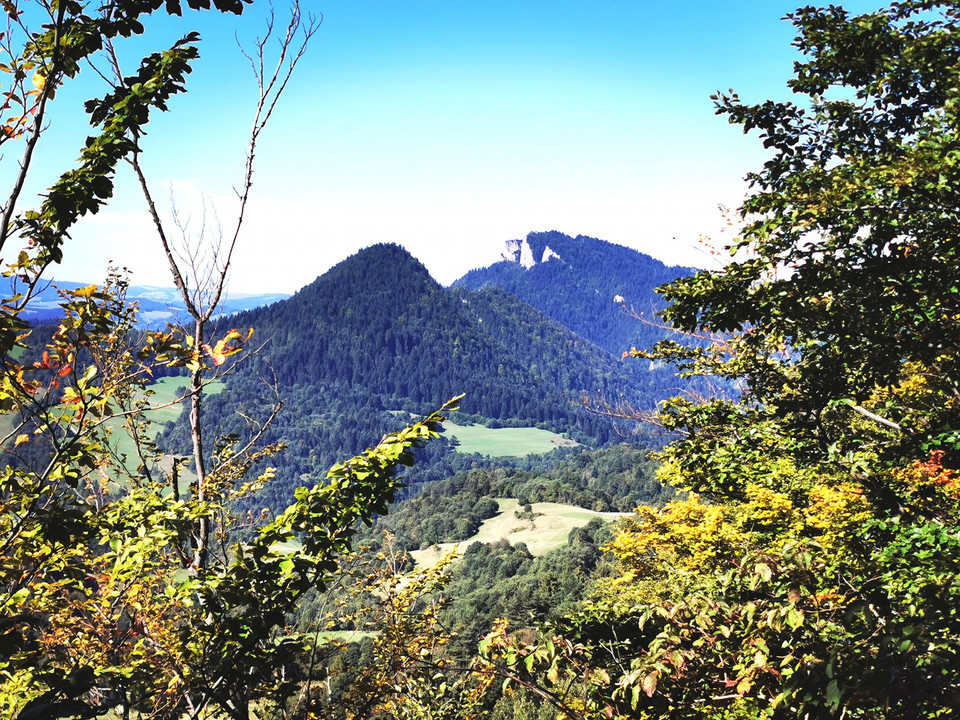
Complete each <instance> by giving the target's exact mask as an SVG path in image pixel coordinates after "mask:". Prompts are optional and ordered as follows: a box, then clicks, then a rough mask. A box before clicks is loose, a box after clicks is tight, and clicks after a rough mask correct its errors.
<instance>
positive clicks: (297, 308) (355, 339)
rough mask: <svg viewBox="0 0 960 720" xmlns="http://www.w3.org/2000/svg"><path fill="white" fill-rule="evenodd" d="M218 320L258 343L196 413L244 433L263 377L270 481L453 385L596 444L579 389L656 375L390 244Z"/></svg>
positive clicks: (469, 403) (620, 390)
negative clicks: (275, 462)
mask: <svg viewBox="0 0 960 720" xmlns="http://www.w3.org/2000/svg"><path fill="white" fill-rule="evenodd" d="M230 324H231V325H232V326H235V327H253V328H255V333H256V334H255V337H256V338H258V339H259V340H261V341H263V342H264V343H265V345H264V346H263V349H262V351H261V352H260V353H259V354H257V355H254V356H252V357H250V358H248V359H247V360H245V361H244V362H243V363H241V364H240V365H239V366H238V367H237V369H236V371H235V373H234V374H233V375H231V376H229V377H228V378H227V386H226V390H225V391H224V392H222V393H221V394H219V395H216V396H213V397H210V398H209V399H208V401H207V403H206V411H207V412H208V413H210V417H216V418H218V419H219V424H220V428H219V432H220V433H222V432H231V433H238V434H240V435H243V434H244V432H246V421H245V419H244V417H257V416H258V415H260V416H262V415H263V413H264V411H265V408H266V406H267V403H268V402H269V399H268V397H265V396H264V385H263V382H262V378H275V382H276V384H277V385H278V386H279V387H280V388H282V393H283V396H284V398H285V407H284V410H283V411H282V413H281V415H280V416H279V417H278V418H277V420H276V421H275V423H274V425H273V427H272V428H271V430H270V431H269V434H268V439H269V440H270V441H283V442H285V443H286V444H287V445H288V450H287V452H286V453H284V454H283V456H282V457H281V458H279V460H280V463H281V464H282V465H283V467H282V468H281V472H278V482H277V483H274V485H275V486H276V488H278V489H281V488H282V487H283V486H284V485H288V483H291V482H293V483H301V482H306V481H307V480H308V479H309V477H311V476H313V475H314V474H322V473H323V472H325V469H326V467H327V466H329V465H330V464H331V463H332V462H333V461H336V460H338V459H342V458H343V457H344V455H347V454H353V453H356V452H357V451H359V450H361V449H363V447H365V446H367V445H369V444H370V443H372V442H374V441H375V440H376V439H377V438H378V437H380V435H382V434H383V433H384V432H386V431H389V430H392V429H395V428H396V427H397V426H398V425H399V424H403V423H404V422H405V421H406V419H407V418H408V417H409V415H408V414H407V413H411V412H412V413H422V412H424V411H426V410H428V409H433V408H436V407H437V406H439V405H440V404H441V403H442V402H444V401H445V400H447V399H449V398H450V397H453V396H455V395H458V394H461V393H465V394H466V397H465V398H464V400H463V401H462V403H461V407H462V412H463V413H464V414H467V415H469V416H473V417H472V419H476V420H482V421H485V422H488V423H493V424H499V425H538V426H540V427H544V428H548V429H550V430H554V431H557V432H565V433H568V434H570V435H572V436H573V437H574V438H575V439H578V440H580V441H582V442H586V443H588V444H591V445H596V444H601V443H604V442H606V441H608V440H611V439H614V438H617V437H618V436H617V435H616V432H615V428H614V426H613V423H612V421H610V420H609V419H607V418H601V417H597V416H595V415H592V414H590V413H588V412H587V411H585V410H584V408H583V407H582V399H583V397H584V395H591V396H595V395H597V394H603V395H605V396H607V397H620V396H621V395H626V396H627V397H628V399H630V400H633V401H636V402H639V401H640V400H639V398H642V397H644V396H649V395H650V393H652V392H653V391H654V390H655V389H656V388H655V387H654V386H653V385H652V384H651V383H653V379H654V378H656V377H659V375H658V374H657V373H651V372H648V371H643V372H638V371H637V370H636V368H635V367H633V368H632V367H629V364H624V363H621V362H620V360H619V358H615V357H613V356H612V355H611V354H610V353H608V352H606V351H605V350H603V349H601V348H599V347H597V346H596V345H594V344H593V343H590V342H588V341H587V340H585V339H583V338H582V337H580V336H579V335H577V334H576V333H574V332H572V331H570V330H569V329H568V328H566V327H564V326H563V325H561V324H560V323H558V322H556V321H554V320H552V319H550V318H548V317H547V316H546V315H544V314H542V313H541V312H539V311H537V310H535V309H533V308H531V307H530V306H529V305H527V304H526V303H524V302H522V301H521V300H519V299H518V298H517V297H515V296H514V295H511V294H509V293H507V292H504V291H502V290H500V289H498V288H485V289H483V290H481V291H477V292H474V291H470V290H467V289H464V288H458V289H452V290H451V289H446V288H444V287H442V286H441V285H440V284H439V283H437V282H436V281H435V280H434V279H433V278H431V277H430V275H429V273H428V272H427V270H426V269H425V268H424V266H423V265H422V264H421V263H420V262H419V261H417V260H416V259H414V258H413V257H412V256H411V255H410V254H409V253H408V252H407V251H406V250H404V249H403V248H401V247H399V246H396V245H376V246H373V247H370V248H366V249H364V250H361V251H360V252H358V253H357V254H355V255H354V256H352V257H350V258H348V259H346V260H345V261H343V262H342V263H340V264H339V265H337V266H336V267H334V268H332V269H331V270H330V271H328V272H327V273H325V274H324V275H322V276H321V277H319V278H317V280H316V281H314V282H313V283H311V284H310V285H308V286H306V287H304V288H303V289H301V290H300V291H299V292H297V293H296V294H295V295H293V296H292V297H290V298H289V299H287V300H283V301H281V302H278V303H275V304H273V305H271V306H268V307H263V308H259V309H256V310H251V311H248V312H244V313H240V314H239V315H237V316H235V317H233V318H231V319H230ZM663 394H664V395H665V394H666V391H664V392H663ZM267 395H269V393H267ZM258 398H259V399H258ZM238 409H239V410H241V412H242V414H237V413H236V412H235V411H236V410H238ZM182 433H183V427H182V426H181V427H180V428H179V429H178V430H177V429H175V430H174V431H171V432H168V433H167V434H166V435H165V437H164V438H163V443H164V445H165V446H166V447H168V448H170V449H173V448H174V447H179V445H181V444H183V443H184V441H185V437H184V436H183V434H182ZM215 434H217V433H211V437H212V436H213V435H215Z"/></svg>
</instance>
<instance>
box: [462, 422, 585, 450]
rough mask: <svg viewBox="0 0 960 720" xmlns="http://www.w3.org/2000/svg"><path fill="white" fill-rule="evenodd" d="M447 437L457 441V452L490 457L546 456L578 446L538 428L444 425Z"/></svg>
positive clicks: (571, 441)
mask: <svg viewBox="0 0 960 720" xmlns="http://www.w3.org/2000/svg"><path fill="white" fill-rule="evenodd" d="M443 427H444V429H445V430H446V431H447V434H448V435H451V436H452V437H454V438H456V439H457V443H459V444H458V445H457V447H456V450H457V452H461V453H468V454H469V453H479V454H481V455H487V456H488V457H505V456H512V457H523V456H525V455H533V454H540V453H547V452H550V451H551V450H555V449H557V448H558V447H574V446H576V444H577V443H576V442H574V441H573V440H570V439H569V438H565V437H563V436H562V435H557V434H556V433H553V432H550V431H549V430H541V429H539V428H488V427H484V426H483V425H457V424H456V423H454V422H450V421H449V420H447V421H446V422H444V423H443Z"/></svg>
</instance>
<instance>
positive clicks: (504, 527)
mask: <svg viewBox="0 0 960 720" xmlns="http://www.w3.org/2000/svg"><path fill="white" fill-rule="evenodd" d="M497 505H498V506H499V509H500V512H499V514H497V515H495V516H494V517H492V518H490V519H488V520H485V521H484V522H483V525H481V526H480V530H478V531H477V534H476V535H474V536H473V537H471V538H468V539H466V540H464V541H463V542H459V543H441V544H440V545H434V546H432V547H429V548H427V549H426V550H415V551H413V552H411V553H410V555H411V556H412V557H413V559H414V560H415V561H416V563H417V565H419V566H421V567H427V566H430V565H433V564H434V563H436V562H437V561H438V560H439V559H440V558H441V557H442V556H444V555H445V554H446V553H447V552H449V551H450V550H451V549H453V548H455V547H457V546H459V548H460V549H463V548H466V547H468V546H469V545H470V544H471V543H474V542H483V543H491V542H496V541H497V540H501V539H504V538H506V539H507V540H509V541H510V542H511V543H512V544H514V545H516V544H517V543H520V542H522V543H525V544H526V546H527V549H529V550H530V554H531V555H535V556H536V555H543V554H544V553H547V552H549V551H550V550H553V549H554V548H558V547H561V546H562V545H565V544H566V542H567V536H568V535H570V531H571V530H573V529H574V528H577V527H583V526H584V525H586V524H587V523H588V522H590V521H591V520H592V519H593V518H596V517H599V518H603V519H605V520H614V519H616V518H618V517H620V513H601V512H594V511H593V510H585V509H583V508H581V507H577V506H576V505H564V504H561V503H533V505H532V506H531V509H532V511H533V513H534V515H535V517H534V518H533V519H532V520H521V519H520V518H518V517H517V516H516V515H515V514H514V512H515V511H516V510H519V509H520V506H519V505H518V503H517V501H516V500H514V499H512V498H497Z"/></svg>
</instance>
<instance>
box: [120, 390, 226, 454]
mask: <svg viewBox="0 0 960 720" xmlns="http://www.w3.org/2000/svg"><path fill="white" fill-rule="evenodd" d="M187 382H188V378H185V377H165V378H160V379H159V380H157V381H156V382H155V383H154V384H153V385H151V386H150V390H151V391H152V392H153V395H151V396H150V405H151V406H152V407H155V408H156V409H155V410H149V411H147V413H146V417H147V419H149V420H150V421H151V425H150V428H149V429H148V432H147V435H148V438H149V439H150V440H153V439H154V438H155V437H156V436H157V434H158V433H159V432H160V431H161V430H162V429H163V426H164V425H165V424H166V423H168V422H170V421H172V420H176V419H177V418H178V417H180V413H181V412H182V410H183V403H179V402H175V401H176V400H177V398H178V397H179V396H180V393H181V391H182V390H183V389H184V388H185V387H186V386H187ZM223 388H224V385H223V383H222V382H220V381H217V382H214V383H211V384H210V385H208V386H207V394H208V395H216V394H217V393H219V392H221V391H222V390H223ZM171 403H172V404H171ZM110 427H111V429H112V432H111V445H113V447H114V451H115V453H116V454H117V455H118V456H121V457H122V456H123V455H126V456H127V457H128V458H129V459H130V460H133V458H135V457H136V448H134V445H133V439H132V438H131V437H130V435H129V434H128V433H126V432H125V431H124V430H123V423H122V422H121V421H119V420H118V421H114V422H112V423H110Z"/></svg>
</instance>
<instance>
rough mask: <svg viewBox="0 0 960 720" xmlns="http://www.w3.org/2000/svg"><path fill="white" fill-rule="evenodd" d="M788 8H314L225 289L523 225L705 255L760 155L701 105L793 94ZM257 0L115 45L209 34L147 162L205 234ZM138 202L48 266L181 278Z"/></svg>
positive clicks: (653, 250)
mask: <svg viewBox="0 0 960 720" xmlns="http://www.w3.org/2000/svg"><path fill="white" fill-rule="evenodd" d="M795 4H796V3H789V2H780V1H779V0H750V1H743V0H738V1H737V2H726V3H718V2H701V1H693V0H677V1H674V2H654V1H653V0H632V1H627V0H608V1H606V2H588V1H587V0H582V1H580V2H566V1H563V0H550V1H549V2H541V1H540V0H535V1H523V2H514V1H511V2H503V1H500V0H496V1H491V0H487V1H485V2H475V1H474V0H461V1H456V2H454V1H452V0H446V1H440V0H416V1H414V0H409V1H401V0H392V1H375V2H374V1H369V0H329V1H328V0H306V4H305V9H307V10H312V11H313V12H315V13H317V14H320V13H322V15H323V22H322V25H321V27H320V30H319V32H318V33H317V34H316V36H315V37H314V39H313V42H312V43H311V47H310V49H309V51H308V54H307V56H306V58H305V59H304V61H303V63H302V65H301V66H300V68H299V71H298V72H297V74H296V76H295V77H294V79H293V81H292V84H291V86H290V88H289V92H288V93H287V95H286V97H285V98H284V99H283V100H282V101H281V106H280V108H279V110H278V114H277V115H276V116H275V118H274V121H273V122H272V124H271V126H270V127H269V128H268V130H267V134H266V136H265V137H264V139H263V142H262V144H261V146H260V149H259V152H258V165H257V172H256V176H255V185H254V196H253V204H252V206H251V211H250V216H249V221H248V223H247V225H246V228H245V231H244V234H243V236H242V240H241V243H240V245H239V247H238V254H237V257H236V262H235V265H234V270H233V274H232V281H231V288H232V290H233V291H235V292H257V291H287V292H292V291H294V290H296V289H297V288H299V287H301V286H303V285H304V284H306V283H308V282H310V281H311V280H313V279H314V278H315V277H316V276H317V275H319V274H321V273H323V272H324V271H325V270H327V269H328V268H329V267H330V266H331V265H333V264H335V263H336V262H338V261H340V260H342V259H343V258H345V257H347V256H348V255H350V254H352V253H354V252H356V251H357V250H358V249H359V248H361V247H364V246H367V245H370V244H373V243H376V242H381V241H394V242H398V243H401V244H403V245H404V246H406V247H407V248H408V249H409V250H410V251H411V252H412V253H413V254H414V255H415V256H417V257H418V258H419V259H420V260H422V261H423V262H424V264H426V266H427V267H428V268H429V269H430V271H431V273H432V274H433V275H434V277H436V278H437V279H438V280H440V281H441V282H443V283H445V284H446V283H449V282H451V281H453V280H454V279H456V278H457V277H459V276H460V275H462V274H463V273H464V272H466V271H467V270H469V269H471V268H473V267H477V266H482V265H487V264H489V263H490V262H493V261H494V260H496V259H497V258H498V256H499V252H500V249H501V246H502V244H503V242H504V241H505V240H508V239H510V238H516V237H522V236H524V235H525V234H526V233H527V232H529V231H531V230H560V231H562V232H566V233H568V234H571V235H576V234H585V235H592V236H595V237H600V238H602V239H605V240H609V241H611V242H616V243H619V244H622V245H627V246H630V247H634V248H636V249H638V250H641V251H643V252H646V253H649V254H651V255H654V256H655V257H659V258H661V259H663V260H665V261H667V262H670V263H675V264H701V265H702V264H704V263H706V262H708V259H707V258H706V257H705V256H704V255H702V254H701V253H699V252H698V251H697V250H696V249H695V248H696V246H697V238H698V236H700V235H701V234H703V235H709V236H713V237H721V238H722V237H723V235H722V233H721V230H720V229H721V228H722V227H723V226H724V221H723V218H722V216H721V214H720V212H719V211H718V209H717V206H718V204H726V205H730V206H735V205H737V204H738V202H739V200H740V199H741V198H742V197H743V192H744V185H743V183H742V178H743V176H744V174H745V173H746V172H747V171H749V170H751V169H754V168H757V167H758V166H759V165H760V164H761V163H762V161H763V158H764V154H763V151H762V149H761V147H760V143H759V142H758V140H757V139H756V137H750V136H747V137H744V136H743V135H742V133H741V131H740V129H739V128H738V127H735V126H731V125H729V124H728V123H727V122H726V120H725V119H723V118H720V117H717V116H716V115H715V114H714V111H713V105H712V103H711V101H710V99H709V96H710V94H711V93H713V92H715V91H716V90H718V89H720V90H726V89H727V88H734V89H736V90H737V91H738V92H739V93H740V95H741V97H742V98H743V99H744V101H754V100H755V101H760V100H763V99H766V98H768V97H778V98H784V99H785V98H787V97H788V96H789V92H788V90H787V88H786V85H785V82H786V80H787V79H788V77H789V76H790V71H791V68H792V63H793V61H794V60H795V59H797V56H796V53H795V51H794V50H793V48H792V47H791V46H790V41H791V40H792V38H793V29H792V26H791V25H790V24H789V23H787V22H784V21H782V20H781V18H782V17H783V15H784V14H785V13H787V12H789V11H790V10H791V9H793V7H794V6H795ZM869 7H872V6H871V5H869V4H865V3H862V2H860V3H858V6H857V8H856V9H859V10H864V9H867V8H869ZM265 10H266V5H264V4H262V3H255V4H254V5H253V6H252V7H250V8H248V10H247V12H246V13H245V15H244V16H243V17H242V18H240V19H235V18H233V17H225V16H222V15H219V14H210V13H207V14H202V15H200V14H196V13H188V14H187V16H186V17H185V18H183V19H168V18H160V19H158V20H157V21H156V22H155V28H154V29H153V34H151V35H148V38H147V42H146V44H144V42H143V41H138V42H137V47H134V48H130V49H129V50H124V52H125V54H126V57H129V58H133V57H134V54H135V52H136V50H137V49H138V47H139V48H146V47H159V45H158V43H160V42H167V43H169V42H170V41H172V39H173V38H174V37H176V36H177V35H179V34H182V33H183V32H186V31H187V30H190V29H198V30H199V31H200V32H201V35H202V37H203V40H202V42H201V44H200V50H201V55H202V57H201V60H200V61H199V62H198V64H197V65H196V71H195V72H194V73H193V75H191V76H190V78H189V80H188V89H189V93H188V94H187V95H185V96H181V97H179V98H176V99H174V101H173V102H172V104H171V112H170V113H169V114H167V115H165V116H162V117H157V118H156V119H155V121H154V122H152V123H151V129H150V134H149V137H148V138H147V140H146V143H145V145H146V155H145V158H144V164H145V166H146V167H147V169H148V172H149V175H150V177H151V178H152V182H153V186H154V192H155V194H156V195H157V196H158V197H159V199H161V200H162V201H163V204H164V206H166V207H169V205H170V197H171V194H172V195H173V196H174V197H175V198H176V203H177V206H178V208H180V211H181V213H182V214H183V215H184V216H190V217H191V218H192V227H193V228H197V227H198V225H199V222H200V216H201V210H200V208H201V201H200V198H201V197H206V204H207V207H208V212H207V217H208V220H210V219H211V218H212V216H213V214H214V210H215V212H216V215H217V216H218V217H219V219H220V222H221V223H222V225H223V226H224V227H225V228H226V227H229V226H230V218H231V217H232V214H233V208H234V201H233V196H232V190H231V188H232V187H233V186H234V185H236V184H237V183H238V182H239V180H240V173H241V170H242V163H243V158H244V151H245V137H246V134H247V132H248V130H249V123H250V119H251V117H252V111H253V103H254V85H253V80H252V76H251V73H250V71H249V68H248V67H247V66H246V64H245V61H244V60H243V58H242V56H241V55H240V53H239V51H238V50H237V48H236V43H235V41H234V34H235V33H236V34H238V35H239V36H240V38H241V39H247V40H249V39H251V38H252V37H253V36H254V35H256V34H257V33H258V32H259V31H260V29H261V28H262V25H263V19H264V13H265ZM277 11H278V16H279V17H282V16H283V15H282V13H283V8H282V7H281V6H279V5H278V8H277ZM132 69H133V65H132V64H131V66H130V68H129V70H132ZM84 72H85V74H86V75H87V79H86V80H85V81H84V82H83V83H82V84H80V85H79V86H78V87H76V88H72V89H66V88H65V89H64V91H63V92H61V93H60V94H59V95H58V97H57V100H56V114H55V115H54V116H53V120H52V124H51V127H50V129H49V135H48V145H47V147H46V148H45V150H44V152H43V153H42V154H41V156H40V159H39V163H38V169H39V170H40V172H39V173H37V174H36V175H35V177H34V179H33V181H32V182H33V188H32V189H33V190H34V191H37V190H40V189H42V188H43V187H45V186H47V185H49V184H50V182H52V180H53V179H54V177H55V173H56V172H58V171H59V170H61V169H62V168H63V167H64V160H70V159H72V158H74V157H76V153H77V149H78V148H79V146H80V143H81V141H82V138H83V137H84V133H85V131H84V129H83V127H82V125H81V124H80V123H79V122H78V121H79V120H80V119H81V112H80V108H81V103H82V100H83V99H85V98H86V97H90V96H92V95H93V94H95V93H97V92H100V91H101V88H100V86H99V85H97V84H96V82H95V78H94V77H93V75H92V73H90V72H89V71H84ZM14 163H15V158H14V157H12V156H8V157H6V158H4V159H3V167H2V171H0V172H2V174H3V177H7V176H8V173H9V172H10V170H11V166H13V165H14ZM143 208H144V205H143V201H142V198H141V197H140V196H139V195H138V193H137V188H136V186H135V183H134V181H133V177H132V174H131V173H130V172H129V171H128V170H127V169H123V170H122V172H121V175H120V179H119V185H118V191H117V196H116V198H115V200H114V202H113V203H112V207H111V209H110V210H109V211H107V212H103V213H101V214H100V215H98V216H96V217H95V218H92V219H91V220H87V221H84V222H83V224H82V226H81V227H79V228H77V230H76V231H75V232H74V233H73V235H74V238H75V239H74V241H72V242H71V243H69V244H68V245H67V246H66V248H65V257H66V260H65V264H64V267H63V268H62V269H60V270H59V271H58V272H57V276H58V277H61V278H63V279H77V280H91V281H94V280H98V279H100V278H102V276H103V273H104V267H105V265H106V263H107V261H108V260H111V259H112V260H113V261H114V262H116V263H118V264H121V265H126V266H129V267H130V268H131V269H132V270H133V271H134V275H133V281H134V282H135V283H137V284H156V285H169V284H171V283H170V281H169V274H168V272H167V271H166V270H165V268H164V266H163V262H162V259H161V256H160V255H159V250H158V246H157V242H156V240H155V238H154V237H153V235H152V234H151V231H150V227H149V224H148V223H147V220H146V217H145V214H144V212H143ZM385 281H388V279H385Z"/></svg>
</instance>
